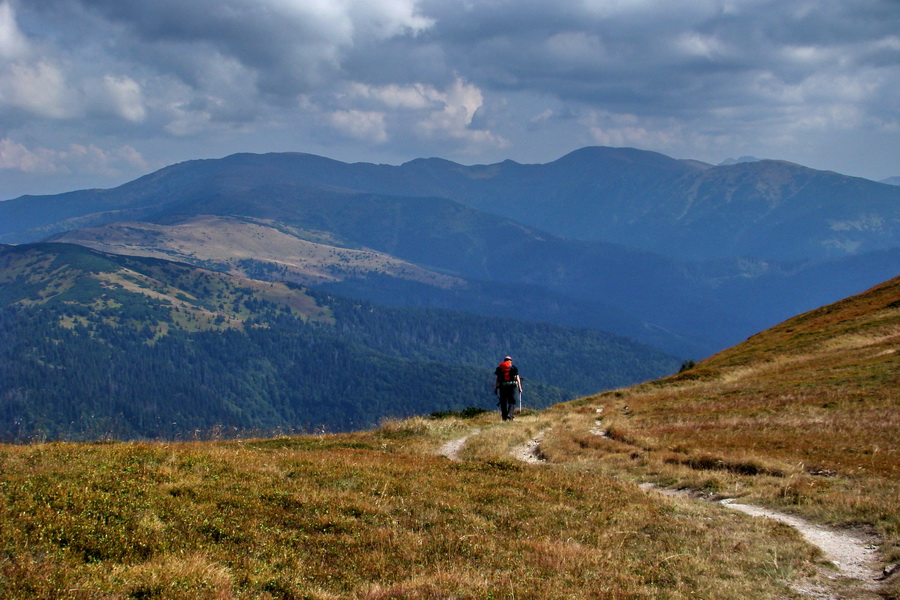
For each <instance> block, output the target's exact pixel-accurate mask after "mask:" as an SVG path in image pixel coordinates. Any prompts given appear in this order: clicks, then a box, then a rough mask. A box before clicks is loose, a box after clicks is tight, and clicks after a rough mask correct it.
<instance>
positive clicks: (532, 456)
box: [510, 429, 547, 464]
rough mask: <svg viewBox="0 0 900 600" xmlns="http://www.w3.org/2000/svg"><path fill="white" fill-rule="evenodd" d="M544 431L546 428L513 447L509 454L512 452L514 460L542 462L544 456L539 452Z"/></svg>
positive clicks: (533, 462)
mask: <svg viewBox="0 0 900 600" xmlns="http://www.w3.org/2000/svg"><path fill="white" fill-rule="evenodd" d="M546 433H547V430H546V429H545V430H543V431H541V432H539V433H538V434H537V435H535V436H534V437H533V438H531V439H530V440H528V441H527V442H526V443H524V444H522V445H521V446H517V447H516V448H514V449H513V451H512V452H511V453H510V454H512V456H513V458H515V459H516V460H520V461H522V462H526V463H530V464H536V463H541V462H544V461H545V459H544V456H543V455H542V454H541V440H543V439H544V435H545V434H546Z"/></svg>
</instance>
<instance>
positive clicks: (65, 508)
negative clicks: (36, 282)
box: [0, 280, 900, 600]
mask: <svg viewBox="0 0 900 600" xmlns="http://www.w3.org/2000/svg"><path fill="white" fill-rule="evenodd" d="M898 310H900V280H893V281H890V282H887V283H886V284H884V285H883V286H879V287H877V288H875V289H873V290H871V291H870V292H868V293H866V294H863V295H860V296H858V297H855V298H850V299H848V300H846V301H844V302H841V303H838V304H836V305H833V306H827V307H824V308H822V309H819V310H817V311H813V312H811V313H809V314H805V315H801V316H800V317H798V318H796V319H793V320H790V321H788V322H786V323H784V324H782V325H780V326H778V327H776V328H773V329H772V330H770V331H767V332H764V333H762V334H760V335H758V336H756V337H754V338H753V339H751V340H749V341H748V342H746V343H745V344H742V345H740V346H738V347H735V348H734V349H731V350H728V351H725V352H723V353H721V354H719V355H718V356H715V357H712V358H711V359H709V360H708V361H705V362H703V363H701V364H700V365H698V366H697V367H696V368H695V369H693V370H689V371H686V372H684V373H681V374H680V375H678V376H674V377H670V378H668V379H664V380H660V381H656V382H651V383H647V384H643V385H640V386H636V387H634V388H628V389H621V390H616V391H613V392H608V393H605V394H601V395H596V396H590V397H586V398H582V399H579V400H576V401H574V402H568V403H563V404H560V405H557V406H554V407H552V408H551V409H548V410H546V411H542V412H541V413H536V414H530V415H520V416H519V418H517V419H516V420H515V421H513V422H512V423H503V424H501V423H499V422H498V418H497V416H496V415H490V416H482V417H478V418H476V419H475V420H473V421H469V420H464V419H457V418H450V419H443V420H429V419H421V418H415V419H410V420H407V421H402V422H398V421H393V422H389V423H385V424H384V425H383V426H382V427H381V428H379V429H378V430H376V431H369V432H358V433H354V434H344V435H325V436H305V437H279V438H274V439H267V440H244V441H241V442H228V443H224V442H218V443H200V444H198V443H192V444H146V443H144V444H91V445H77V444H49V445H48V444H37V445H33V446H24V447H0V489H3V490H4V497H5V502H4V503H2V504H0V516H2V517H3V518H2V519H0V569H2V572H3V574H4V583H5V585H6V586H7V588H6V589H7V590H8V591H9V594H10V595H11V596H15V597H17V598H23V599H30V598H40V597H48V596H53V595H54V594H55V593H56V590H59V589H66V590H77V591H78V592H79V593H80V594H83V595H84V596H86V597H91V596H93V597H96V596H101V595H104V596H109V597H116V598H128V597H131V598H135V597H154V596H156V597H161V596H165V597H167V598H173V599H181V598H184V599H187V598H191V599H192V600H194V599H201V600H202V599H206V598H209V599H213V598H222V597H230V598H237V599H240V598H265V597H274V598H279V597H280V598H303V597H306V598H316V599H320V600H332V599H334V598H359V599H363V598H364V599H367V600H388V599H390V598H415V599H422V600H425V599H432V598H446V597H457V598H471V599H474V598H489V597H497V596H499V595H503V596H506V595H507V594H508V595H509V596H510V597H516V598H531V599H535V600H536V599H538V598H568V597H578V598H583V597H587V598H593V597H596V598H609V597H618V598H650V597H652V598H660V599H665V600H669V599H671V600H687V599H688V598H696V597H702V598H720V599H724V600H740V599H744V598H803V597H809V594H810V592H809V591H808V590H815V593H816V594H817V595H818V596H820V597H833V598H844V597H847V598H850V597H852V598H855V599H856V598H859V599H865V600H869V598H876V597H878V595H877V594H876V592H877V593H878V594H881V596H882V597H887V598H893V597H897V593H898V592H900V589H898V587H897V586H898V577H897V576H896V575H895V576H894V577H893V579H891V580H889V581H887V582H886V584H884V586H883V587H880V588H879V589H877V590H872V589H867V588H868V587H870V584H873V582H855V581H847V580H844V579H842V578H840V577H836V576H835V573H834V572H833V571H829V570H825V573H824V574H820V571H822V570H823V569H825V568H826V566H827V565H824V564H823V562H822V560H821V555H819V554H818V553H817V552H816V551H815V550H814V549H812V548H811V547H810V546H808V545H807V544H805V543H804V542H803V540H802V539H801V538H800V537H799V536H798V535H796V534H795V533H794V532H792V531H791V530H790V529H788V528H787V527H784V526H783V525H780V524H773V523H769V522H767V521H765V520H761V519H751V518H748V517H745V516H743V515H738V514H736V513H731V512H729V511H725V510H722V509H721V507H719V506H718V505H714V504H711V503H703V502H697V501H690V500H686V499H674V500H673V499H670V498H666V497H663V496H662V495H650V494H646V493H644V492H643V491H641V490H640V488H638V487H637V486H635V485H631V484H630V483H628V481H654V482H656V483H659V484H663V485H671V486H682V485H683V486H690V487H691V488H693V489H694V490H699V491H700V492H702V493H703V494H706V495H713V496H721V495H724V494H728V495H739V496H742V497H743V499H744V500H745V501H746V500H753V501H756V502H763V503H766V504H771V505H780V506H783V507H787V508H789V509H790V510H792V511H795V512H799V513H802V514H806V515H807V516H810V517H814V518H817V519H818V520H820V521H823V522H834V523H843V524H855V525H865V526H867V527H868V528H870V529H871V530H872V531H874V532H876V533H877V534H878V535H879V536H880V537H881V540H882V544H881V547H880V551H881V552H882V555H883V557H884V558H885V559H886V561H887V562H896V561H897V559H898V558H900V533H898V532H900V516H898V515H900V511H898V510H897V498H898V497H900V496H898V492H900V489H898V478H897V476H896V468H897V467H896V465H897V464H898V460H897V448H900V444H898V439H897V435H898V431H900V428H898V427H897V426H896V416H895V414H894V413H896V396H895V393H896V390H897V389H898V386H897V383H898V382H897V373H898V370H897V368H896V367H897V364H896V361H897V350H898V335H900V332H898ZM598 409H603V412H602V413H598V412H597V410H598ZM598 419H602V423H600V424H599V425H598V423H597V421H598ZM844 428H849V430H850V431H848V432H846V433H845V432H843V429H844ZM823 431H825V432H826V433H827V434H828V435H821V433H822V432H823ZM538 432H544V435H543V442H542V443H541V451H542V455H543V457H544V458H545V459H546V460H545V462H544V463H543V464H541V465H537V466H526V465H524V464H520V463H516V462H514V461H513V460H511V458H510V451H511V450H512V449H514V448H516V447H518V446H520V445H521V444H522V443H524V442H525V441H527V440H530V439H533V438H534V437H535V435H536V434H537V433H538ZM814 432H817V433H818V435H816V436H815V437H813V435H812V434H813V433H814ZM864 432H865V433H864ZM854 433H855V435H854ZM601 434H605V435H601ZM462 437H465V439H466V440H467V441H466V443H465V448H464V452H463V457H464V458H465V460H464V461H461V462H453V461H449V460H446V459H444V458H440V457H438V456H436V452H437V450H438V448H439V447H440V446H441V445H442V444H443V443H444V442H446V441H448V440H458V439H460V438H462ZM813 442H814V443H813ZM879 585H881V584H879ZM803 590H806V591H803Z"/></svg>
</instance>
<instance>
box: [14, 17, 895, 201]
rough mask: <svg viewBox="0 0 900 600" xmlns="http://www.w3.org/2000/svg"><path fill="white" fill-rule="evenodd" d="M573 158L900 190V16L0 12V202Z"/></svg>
mask: <svg viewBox="0 0 900 600" xmlns="http://www.w3.org/2000/svg"><path fill="white" fill-rule="evenodd" d="M589 145H607V146H630V147H636V148H642V149H647V150H655V151H658V152H662V153H664V154H668V155H670V156H674V157H677V158H693V159H699V160H703V161H707V162H711V163H719V162H721V161H723V160H725V159H727V158H729V157H738V156H742V155H753V156H757V157H761V158H779V159H785V160H790V161H792V162H797V163H800V164H804V165H807V166H810V167H814V168H817V169H828V170H834V171H838V172H841V173H845V174H848V175H857V176H862V177H868V178H870V179H876V180H880V179H884V178H887V177H891V176H897V175H900V0H0V199H8V198H12V197H16V196H18V195H21V194H25V193H33V194H42V193H53V192H60V191H66V190H71V189H78V188H84V187H111V186H114V185H117V184H119V183H123V182H125V181H128V180H130V179H133V178H135V177H137V176H140V175H143V174H145V173H148V172H151V171H153V170H155V169H157V168H160V167H162V166H165V165H168V164H172V163H175V162H180V161H183V160H188V159H193V158H216V157H221V156H225V155H228V154H231V153H234V152H271V151H301V152H311V153H315V154H321V155H324V156H329V157H332V158H336V159H339V160H344V161H349V162H355V161H367V162H377V163H390V164H400V163H402V162H405V161H407V160H410V159H413V158H417V157H428V156H439V157H443V158H447V159H450V160H455V161H457V162H461V163H464V164H475V163H491V162H499V161H502V160H505V159H507V158H510V159H513V160H516V161H519V162H530V163H536V162H549V161H552V160H555V159H557V158H559V157H560V156H562V155H564V154H566V153H568V152H570V151H572V150H575V149H577V148H581V147H583V146H589Z"/></svg>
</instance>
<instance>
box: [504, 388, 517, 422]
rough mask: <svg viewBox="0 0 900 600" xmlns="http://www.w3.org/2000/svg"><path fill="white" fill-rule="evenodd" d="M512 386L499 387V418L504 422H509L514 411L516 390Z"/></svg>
mask: <svg viewBox="0 0 900 600" xmlns="http://www.w3.org/2000/svg"><path fill="white" fill-rule="evenodd" d="M517 389H518V387H517V386H514V385H501V386H500V388H499V392H500V416H501V417H503V420H504V421H511V420H512V418H513V414H514V413H515V411H516V390H517Z"/></svg>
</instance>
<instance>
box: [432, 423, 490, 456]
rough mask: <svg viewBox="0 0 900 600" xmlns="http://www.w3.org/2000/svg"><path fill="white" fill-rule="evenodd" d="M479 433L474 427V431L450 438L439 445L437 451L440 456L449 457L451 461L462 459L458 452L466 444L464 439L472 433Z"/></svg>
mask: <svg viewBox="0 0 900 600" xmlns="http://www.w3.org/2000/svg"><path fill="white" fill-rule="evenodd" d="M479 433H481V430H480V429H476V430H474V431H471V432H469V433H468V434H466V435H465V436H463V437H461V438H459V439H456V440H450V441H449V442H447V443H446V444H444V445H443V446H441V449H440V450H439V451H438V454H440V455H441V456H446V457H447V458H449V459H450V460H453V461H459V460H462V459H461V458H460V457H459V453H460V451H461V450H462V449H463V446H465V445H466V441H467V440H468V439H469V438H470V437H472V436H473V435H478V434H479Z"/></svg>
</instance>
